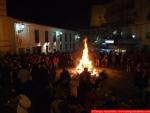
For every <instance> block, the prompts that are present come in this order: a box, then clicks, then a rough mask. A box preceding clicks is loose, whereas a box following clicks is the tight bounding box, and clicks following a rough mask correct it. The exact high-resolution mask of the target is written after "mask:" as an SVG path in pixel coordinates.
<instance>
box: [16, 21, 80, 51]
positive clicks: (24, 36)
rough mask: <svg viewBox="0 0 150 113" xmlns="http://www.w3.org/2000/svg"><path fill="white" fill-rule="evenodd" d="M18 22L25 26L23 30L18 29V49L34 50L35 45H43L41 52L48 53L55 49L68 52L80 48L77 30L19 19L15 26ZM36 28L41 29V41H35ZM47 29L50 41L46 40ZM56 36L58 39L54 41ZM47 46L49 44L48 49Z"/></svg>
mask: <svg viewBox="0 0 150 113" xmlns="http://www.w3.org/2000/svg"><path fill="white" fill-rule="evenodd" d="M17 24H21V25H23V26H24V29H23V30H22V31H21V32H18V31H17V29H16V42H17V51H19V49H23V48H24V51H25V50H26V49H30V50H31V51H33V47H41V52H42V53H47V52H54V50H56V51H63V52H67V51H73V50H75V49H77V48H78V41H77V40H76V36H77V34H78V33H77V32H75V31H71V30H66V29H60V28H55V27H49V26H43V25H38V24H33V23H26V22H19V21H18V22H16V24H15V26H16V25H17ZM35 30H38V31H39V43H35ZM45 31H48V42H45ZM61 33H62V34H61ZM60 35H61V36H60ZM66 36H67V37H66ZM54 37H55V38H56V41H54ZM60 37H62V38H61V39H62V40H60ZM66 39H67V40H66ZM60 45H62V47H60ZM46 46H48V50H46Z"/></svg>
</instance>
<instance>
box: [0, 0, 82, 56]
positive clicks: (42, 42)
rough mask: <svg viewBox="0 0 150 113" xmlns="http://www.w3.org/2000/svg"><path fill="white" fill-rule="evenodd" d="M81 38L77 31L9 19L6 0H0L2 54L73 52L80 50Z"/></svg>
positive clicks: (0, 51)
mask: <svg viewBox="0 0 150 113" xmlns="http://www.w3.org/2000/svg"><path fill="white" fill-rule="evenodd" d="M79 38H80V37H79V35H78V32H76V31H72V30H67V29H61V28H56V27H50V26H45V25H39V24H34V23H28V22H22V21H20V20H17V19H14V18H11V17H8V16H7V9H6V0H0V53H6V52H9V53H15V52H23V53H26V52H30V53H49V52H55V51H60V52H71V51H73V50H76V49H78V47H79Z"/></svg>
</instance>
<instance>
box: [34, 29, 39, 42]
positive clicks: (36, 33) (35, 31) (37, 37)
mask: <svg viewBox="0 0 150 113" xmlns="http://www.w3.org/2000/svg"><path fill="white" fill-rule="evenodd" d="M34 35H35V43H39V30H34Z"/></svg>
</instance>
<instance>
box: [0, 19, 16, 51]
mask: <svg viewBox="0 0 150 113" xmlns="http://www.w3.org/2000/svg"><path fill="white" fill-rule="evenodd" d="M14 39H15V31H14V24H13V19H11V18H9V17H7V16H0V52H2V53H6V52H14V51H15V41H14Z"/></svg>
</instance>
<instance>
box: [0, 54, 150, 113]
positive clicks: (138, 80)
mask: <svg viewBox="0 0 150 113" xmlns="http://www.w3.org/2000/svg"><path fill="white" fill-rule="evenodd" d="M93 58H94V60H93V62H94V65H95V66H97V67H109V68H116V69H120V70H123V71H124V70H126V71H127V72H133V73H134V74H135V86H136V87H138V89H139V96H140V97H141V98H142V99H145V94H143V92H144V93H145V89H146V88H148V82H149V81H148V80H149V73H150V60H149V58H150V57H149V55H145V54H142V53H124V54H122V53H119V54H118V53H114V52H110V53H98V54H96V55H93ZM76 59H77V57H76V55H75V54H74V53H53V54H49V55H44V54H43V55H31V54H28V55H10V54H7V55H5V56H1V58H0V104H1V105H0V106H1V107H0V109H1V110H2V109H3V112H4V111H7V112H10V113H13V111H14V113H15V112H16V111H17V112H18V113H70V112H72V113H88V112H89V111H90V110H91V109H94V108H110V109H111V108H115V107H116V108H120V109H122V107H124V105H123V104H122V105H117V104H116V100H115V97H113V96H111V94H110V95H109V96H110V97H108V94H109V93H107V96H105V97H103V98H101V95H100V94H99V93H100V91H101V89H102V88H103V87H104V83H105V80H106V79H107V74H106V72H105V71H103V72H101V73H100V76H99V77H98V78H96V79H95V78H93V77H92V76H91V75H90V73H89V72H88V71H87V68H85V69H84V71H83V72H82V73H81V74H77V75H75V76H73V77H72V76H71V75H70V73H69V71H68V70H67V68H68V67H74V66H75V65H76V61H78V60H76ZM60 68H61V70H62V72H61V73H60V76H59V77H58V76H57V70H58V69H60ZM147 94H148V93H147ZM148 96H149V95H148ZM108 98H109V99H110V100H108ZM102 100H103V102H100V101H102ZM107 102H108V103H107ZM5 108H6V109H5ZM8 108H9V109H10V110H9V109H8Z"/></svg>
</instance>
